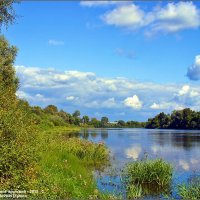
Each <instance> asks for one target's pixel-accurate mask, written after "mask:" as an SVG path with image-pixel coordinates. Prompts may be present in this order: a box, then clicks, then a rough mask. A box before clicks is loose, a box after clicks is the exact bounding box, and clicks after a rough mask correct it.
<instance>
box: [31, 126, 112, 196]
mask: <svg viewBox="0 0 200 200" xmlns="http://www.w3.org/2000/svg"><path fill="white" fill-rule="evenodd" d="M76 130H78V129H77V127H75V128H66V127H59V128H55V129H51V130H49V131H41V133H40V135H39V139H40V143H39V155H40V161H39V176H38V179H37V182H36V183H35V185H34V187H35V188H39V189H40V191H39V194H37V196H36V198H40V199H41V198H42V199H46V198H50V199H97V198H99V199H103V198H106V195H103V194H101V193H100V192H99V191H98V190H97V188H96V184H95V182H94V179H93V176H92V171H93V170H94V169H95V168H96V167H100V166H102V165H104V164H105V162H107V159H108V156H109V152H108V150H107V148H106V147H105V146H104V145H99V144H94V143H92V142H89V141H86V140H81V139H78V138H68V137H67V135H68V134H70V133H71V132H73V131H76ZM41 191H43V192H41Z"/></svg>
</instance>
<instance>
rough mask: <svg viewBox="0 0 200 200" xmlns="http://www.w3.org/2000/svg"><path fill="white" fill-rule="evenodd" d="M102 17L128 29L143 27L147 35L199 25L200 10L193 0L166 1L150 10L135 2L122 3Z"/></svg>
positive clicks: (107, 22)
mask: <svg viewBox="0 0 200 200" xmlns="http://www.w3.org/2000/svg"><path fill="white" fill-rule="evenodd" d="M102 19H103V20H104V22H105V23H106V24H108V25H114V26H118V27H126V28H128V29H130V30H134V29H139V28H145V34H146V35H149V36H150V35H153V34H155V33H157V32H164V33H173V32H177V31H181V30H184V29H191V28H192V29H194V28H198V27H199V26H200V12H199V10H198V8H197V7H196V6H195V4H194V3H193V2H178V3H168V4H167V5H166V6H164V7H156V8H153V9H152V10H151V11H145V10H144V9H142V8H141V7H139V6H136V5H135V4H129V5H122V6H118V7H117V8H115V9H113V10H112V11H109V12H107V13H105V14H104V15H103V17H102Z"/></svg>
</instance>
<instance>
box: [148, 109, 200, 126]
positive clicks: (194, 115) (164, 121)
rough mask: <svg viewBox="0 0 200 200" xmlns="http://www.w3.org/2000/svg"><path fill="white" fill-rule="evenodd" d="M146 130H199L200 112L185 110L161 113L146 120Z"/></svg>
mask: <svg viewBox="0 0 200 200" xmlns="http://www.w3.org/2000/svg"><path fill="white" fill-rule="evenodd" d="M146 128H152V129H154V128H159V129H200V112H196V111H193V110H191V109H190V108H185V109H183V110H174V111H173V112H172V113H171V114H165V113H164V112H161V113H160V114H158V115H156V116H155V117H154V118H150V119H148V122H147V124H146Z"/></svg>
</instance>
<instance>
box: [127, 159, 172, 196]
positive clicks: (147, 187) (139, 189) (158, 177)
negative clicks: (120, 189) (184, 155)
mask: <svg viewBox="0 0 200 200" xmlns="http://www.w3.org/2000/svg"><path fill="white" fill-rule="evenodd" d="M123 175H124V183H125V186H126V189H127V195H128V196H129V197H131V198H133V197H134V198H136V197H138V194H140V196H141V195H146V194H159V193H161V192H168V191H169V188H170V183H171V180H172V166H171V165H170V164H169V163H167V162H165V161H163V160H162V159H156V160H142V161H136V162H133V163H129V164H128V165H127V166H126V167H125V170H124V174H123ZM134 194H137V195H134Z"/></svg>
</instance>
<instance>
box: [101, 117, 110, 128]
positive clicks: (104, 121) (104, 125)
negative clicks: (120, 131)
mask: <svg viewBox="0 0 200 200" xmlns="http://www.w3.org/2000/svg"><path fill="white" fill-rule="evenodd" d="M108 122H109V120H108V118H107V117H102V118H101V126H102V127H106V126H107V125H108Z"/></svg>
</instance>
